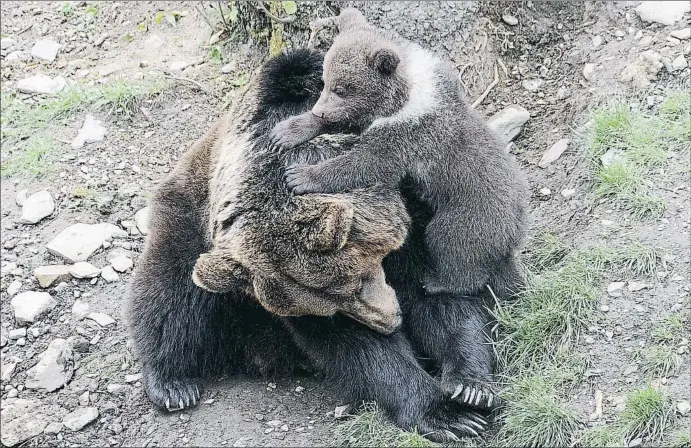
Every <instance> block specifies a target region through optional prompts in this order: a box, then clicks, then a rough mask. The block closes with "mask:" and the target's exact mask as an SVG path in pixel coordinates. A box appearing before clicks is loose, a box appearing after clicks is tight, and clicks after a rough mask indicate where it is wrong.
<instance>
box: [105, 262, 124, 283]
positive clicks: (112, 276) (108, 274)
mask: <svg viewBox="0 0 691 448" xmlns="http://www.w3.org/2000/svg"><path fill="white" fill-rule="evenodd" d="M101 277H103V280H105V281H106V282H108V283H113V282H117V281H118V280H120V276H119V275H118V273H117V272H115V269H113V267H112V266H106V267H104V268H103V269H101Z"/></svg>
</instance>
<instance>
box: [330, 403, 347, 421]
mask: <svg viewBox="0 0 691 448" xmlns="http://www.w3.org/2000/svg"><path fill="white" fill-rule="evenodd" d="M349 410H350V405H349V404H346V405H344V406H336V409H334V418H337V419H338V418H346V417H348V411H349Z"/></svg>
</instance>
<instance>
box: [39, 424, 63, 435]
mask: <svg viewBox="0 0 691 448" xmlns="http://www.w3.org/2000/svg"><path fill="white" fill-rule="evenodd" d="M60 431H62V422H52V423H48V426H46V429H44V430H43V432H44V433H46V434H57V433H59V432H60Z"/></svg>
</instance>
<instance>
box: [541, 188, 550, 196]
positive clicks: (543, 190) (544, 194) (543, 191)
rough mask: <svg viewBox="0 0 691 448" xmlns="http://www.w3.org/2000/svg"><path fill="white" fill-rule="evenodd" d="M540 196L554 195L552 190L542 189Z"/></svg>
mask: <svg viewBox="0 0 691 448" xmlns="http://www.w3.org/2000/svg"><path fill="white" fill-rule="evenodd" d="M540 194H541V195H542V196H549V195H550V194H552V190H550V189H549V188H541V189H540Z"/></svg>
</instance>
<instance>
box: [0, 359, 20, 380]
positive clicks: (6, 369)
mask: <svg viewBox="0 0 691 448" xmlns="http://www.w3.org/2000/svg"><path fill="white" fill-rule="evenodd" d="M17 364H18V363H17V362H16V361H11V362H9V363H7V364H3V365H2V367H0V379H1V380H2V381H5V382H8V381H9V380H10V379H11V378H12V375H14V371H15V370H16V369H17Z"/></svg>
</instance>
